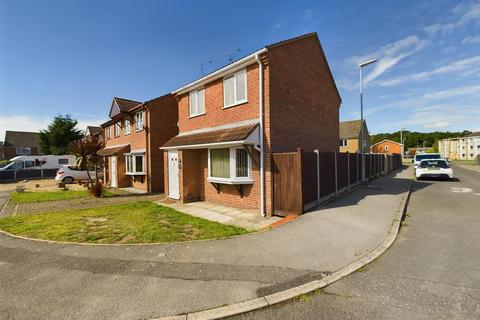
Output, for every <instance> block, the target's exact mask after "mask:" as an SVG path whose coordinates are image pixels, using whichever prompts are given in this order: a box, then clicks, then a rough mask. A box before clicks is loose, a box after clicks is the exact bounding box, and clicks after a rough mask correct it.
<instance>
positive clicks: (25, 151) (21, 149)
mask: <svg viewBox="0 0 480 320" xmlns="http://www.w3.org/2000/svg"><path fill="white" fill-rule="evenodd" d="M15 149H16V150H15V153H16V154H17V155H31V154H32V149H31V148H24V147H17V148H15Z"/></svg>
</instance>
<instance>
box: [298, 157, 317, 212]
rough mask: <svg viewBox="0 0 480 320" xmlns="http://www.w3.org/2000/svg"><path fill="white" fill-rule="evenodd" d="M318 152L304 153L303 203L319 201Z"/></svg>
mask: <svg viewBox="0 0 480 320" xmlns="http://www.w3.org/2000/svg"><path fill="white" fill-rule="evenodd" d="M317 186H318V182H317V154H316V153H315V152H313V151H303V153H302V192H303V204H304V205H308V204H310V203H312V202H315V201H317V198H318V193H317Z"/></svg>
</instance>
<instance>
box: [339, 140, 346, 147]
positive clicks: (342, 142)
mask: <svg viewBox="0 0 480 320" xmlns="http://www.w3.org/2000/svg"><path fill="white" fill-rule="evenodd" d="M347 144H348V142H347V139H340V147H346V146H347Z"/></svg>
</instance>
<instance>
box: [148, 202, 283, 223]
mask: <svg viewBox="0 0 480 320" xmlns="http://www.w3.org/2000/svg"><path fill="white" fill-rule="evenodd" d="M157 203H158V204H160V205H162V206H166V207H170V208H172V209H175V210H177V211H180V212H183V213H186V214H189V215H191V216H194V217H198V218H203V219H206V220H210V221H215V222H219V223H222V224H229V225H233V226H237V227H241V228H245V229H249V230H252V229H253V230H260V229H263V228H266V227H268V226H270V225H272V224H274V223H276V222H278V221H280V220H281V219H282V218H281V217H262V216H261V215H260V214H259V213H258V212H255V211H250V210H245V209H239V208H233V207H228V206H224V205H219V204H216V203H211V202H204V201H197V202H189V203H180V202H172V201H168V200H160V201H158V202H157Z"/></svg>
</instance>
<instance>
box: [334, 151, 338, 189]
mask: <svg viewBox="0 0 480 320" xmlns="http://www.w3.org/2000/svg"><path fill="white" fill-rule="evenodd" d="M337 170H338V165H337V152H335V195H337V194H338V173H337Z"/></svg>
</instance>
